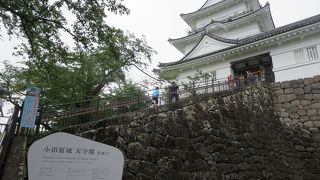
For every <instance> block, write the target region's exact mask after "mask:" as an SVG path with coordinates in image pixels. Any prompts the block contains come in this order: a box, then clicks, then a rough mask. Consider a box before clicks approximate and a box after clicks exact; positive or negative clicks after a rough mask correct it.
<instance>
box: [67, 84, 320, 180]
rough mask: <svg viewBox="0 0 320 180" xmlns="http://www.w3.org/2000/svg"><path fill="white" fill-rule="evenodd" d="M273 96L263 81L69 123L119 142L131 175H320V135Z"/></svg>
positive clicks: (176, 179) (185, 179)
mask: <svg viewBox="0 0 320 180" xmlns="http://www.w3.org/2000/svg"><path fill="white" fill-rule="evenodd" d="M276 87H278V86H276ZM279 87H280V86H279ZM293 91H295V90H293ZM298 91H301V90H300V89H299V90H297V92H298ZM272 99H273V98H272V89H271V88H268V87H263V86H255V87H251V88H249V89H245V90H243V91H239V92H234V93H233V94H219V95H218V96H211V97H204V98H201V99H193V100H192V101H191V100H190V101H189V102H180V103H179V104H173V105H171V106H169V107H167V109H163V110H162V111H157V110H156V109H154V110H151V111H150V112H136V113H135V114H131V115H127V116H121V117H118V118H114V119H106V120H103V121H99V122H95V123H90V124H87V125H82V126H80V127H73V128H69V129H66V130H65V131H66V132H69V133H72V134H77V135H80V136H83V137H85V138H88V139H92V140H95V141H98V142H102V143H105V144H109V145H112V146H115V147H117V148H119V149H120V150H121V151H122V152H123V154H124V156H125V167H124V174H123V179H125V180H126V179H128V180H129V179H130V180H132V179H143V180H148V179H150V180H151V179H152V180H153V179H156V180H160V179H165V180H170V179H172V180H189V179H199V180H200V179H201V180H205V179H208V180H209V179H210V180H215V179H216V180H236V179H237V180H241V179H243V180H248V179H252V180H257V179H290V180H291V179H293V180H303V179H310V180H311V179H314V180H316V179H320V166H319V162H320V160H319V159H320V148H319V147H320V146H319V143H317V142H314V141H312V139H311V138H310V137H309V136H305V132H304V131H302V130H301V129H298V128H297V129H296V128H286V127H284V126H282V125H281V123H280V121H279V119H277V118H276V117H275V116H274V112H273V101H272ZM288 99H290V96H289V98H287V96H286V101H288ZM279 100H280V102H281V98H280V97H278V101H277V103H276V104H278V103H279ZM299 102H300V105H301V104H302V101H299ZM288 103H289V102H288ZM290 103H291V101H290ZM310 103H311V104H310V107H311V106H312V104H313V103H312V100H311V101H310ZM290 105H292V104H290ZM281 108H282V106H281ZM311 109H312V108H310V110H311ZM306 113H307V112H306ZM309 113H311V112H309ZM289 114H290V113H289ZM289 117H290V115H289ZM282 121H283V119H282ZM312 127H314V126H312ZM308 131H309V130H308Z"/></svg>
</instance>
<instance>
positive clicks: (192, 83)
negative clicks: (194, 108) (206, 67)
mask: <svg viewBox="0 0 320 180" xmlns="http://www.w3.org/2000/svg"><path fill="white" fill-rule="evenodd" d="M187 78H188V79H189V82H188V83H183V84H182V85H183V87H184V89H185V90H186V91H187V92H189V93H190V94H191V95H192V96H196V95H197V92H196V89H198V88H199V87H200V86H201V85H203V84H206V83H208V80H209V79H210V78H212V76H210V74H209V73H203V72H201V71H197V73H196V74H195V75H193V76H188V77H187Z"/></svg>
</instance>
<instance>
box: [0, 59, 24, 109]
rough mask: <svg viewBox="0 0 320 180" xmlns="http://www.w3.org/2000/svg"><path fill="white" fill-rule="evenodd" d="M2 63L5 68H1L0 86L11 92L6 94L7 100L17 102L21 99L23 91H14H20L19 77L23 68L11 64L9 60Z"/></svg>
mask: <svg viewBox="0 0 320 180" xmlns="http://www.w3.org/2000/svg"><path fill="white" fill-rule="evenodd" d="M2 63H3V65H4V69H1V71H0V87H1V88H2V89H4V90H6V91H8V92H9V93H7V94H5V95H4V97H5V98H6V99H7V101H10V102H11V103H13V104H16V103H17V102H18V101H19V97H20V96H21V95H22V94H21V93H13V92H19V90H20V89H21V87H19V77H18V75H19V73H20V72H21V68H19V67H15V66H13V65H11V64H9V62H8V61H3V62H2Z"/></svg>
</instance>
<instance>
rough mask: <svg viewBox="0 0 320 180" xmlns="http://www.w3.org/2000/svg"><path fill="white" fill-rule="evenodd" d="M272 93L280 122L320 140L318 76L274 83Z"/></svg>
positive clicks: (319, 77)
mask: <svg viewBox="0 0 320 180" xmlns="http://www.w3.org/2000/svg"><path fill="white" fill-rule="evenodd" d="M273 93H274V111H275V114H276V115H277V116H278V117H279V119H280V121H281V123H282V124H283V125H284V126H287V127H291V128H295V129H301V130H302V132H303V134H304V135H305V136H308V137H310V136H311V137H312V138H313V139H314V140H315V141H320V135H319V128H320V76H315V77H313V78H305V79H299V80H293V81H285V82H281V83H275V84H274V88H273Z"/></svg>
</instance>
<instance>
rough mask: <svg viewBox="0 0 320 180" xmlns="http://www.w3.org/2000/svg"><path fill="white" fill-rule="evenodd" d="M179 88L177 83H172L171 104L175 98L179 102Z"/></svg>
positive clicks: (170, 89)
mask: <svg viewBox="0 0 320 180" xmlns="http://www.w3.org/2000/svg"><path fill="white" fill-rule="evenodd" d="M178 90H179V86H178V85H177V84H176V83H175V82H172V83H171V86H170V87H169V102H172V100H173V98H174V99H175V101H176V102H178V101H179V92H178Z"/></svg>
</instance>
